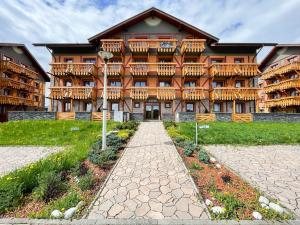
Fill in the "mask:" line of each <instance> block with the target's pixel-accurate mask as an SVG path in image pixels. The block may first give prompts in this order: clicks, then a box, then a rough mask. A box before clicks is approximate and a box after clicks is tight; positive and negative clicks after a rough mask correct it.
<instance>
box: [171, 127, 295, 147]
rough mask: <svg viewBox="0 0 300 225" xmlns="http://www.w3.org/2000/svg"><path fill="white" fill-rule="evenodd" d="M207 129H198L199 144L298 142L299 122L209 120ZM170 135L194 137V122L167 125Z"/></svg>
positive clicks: (192, 138) (191, 138)
mask: <svg viewBox="0 0 300 225" xmlns="http://www.w3.org/2000/svg"><path fill="white" fill-rule="evenodd" d="M201 124H209V126H210V127H209V129H199V135H198V141H199V144H241V145H270V144H299V143H300V124H299V123H284V122H282V123H281V122H278V123H272V122H252V123H234V122H210V123H199V125H201ZM168 132H169V134H170V136H172V137H175V136H177V135H178V134H179V135H184V136H186V137H188V138H189V139H190V140H194V138H195V122H183V123H177V126H176V127H173V126H171V127H169V128H168Z"/></svg>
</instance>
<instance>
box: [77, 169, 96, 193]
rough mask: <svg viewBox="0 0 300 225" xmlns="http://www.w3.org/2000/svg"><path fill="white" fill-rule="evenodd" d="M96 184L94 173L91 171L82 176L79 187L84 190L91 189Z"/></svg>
mask: <svg viewBox="0 0 300 225" xmlns="http://www.w3.org/2000/svg"><path fill="white" fill-rule="evenodd" d="M94 184H95V179H94V177H93V173H92V172H91V171H89V172H88V173H87V174H86V175H84V176H82V177H81V178H80V179H79V182H78V187H79V188H80V189H81V190H82V191H86V190H90V189H91V188H92V187H93V186H94Z"/></svg>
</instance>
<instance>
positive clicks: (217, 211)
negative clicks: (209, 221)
mask: <svg viewBox="0 0 300 225" xmlns="http://www.w3.org/2000/svg"><path fill="white" fill-rule="evenodd" d="M211 211H212V212H213V213H214V214H217V215H219V214H222V213H225V208H223V207H220V206H214V207H212V208H211Z"/></svg>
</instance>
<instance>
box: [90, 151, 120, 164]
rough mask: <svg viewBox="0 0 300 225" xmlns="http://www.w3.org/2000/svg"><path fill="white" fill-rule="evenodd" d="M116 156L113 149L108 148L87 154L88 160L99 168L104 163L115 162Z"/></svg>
mask: <svg viewBox="0 0 300 225" xmlns="http://www.w3.org/2000/svg"><path fill="white" fill-rule="evenodd" d="M116 159H117V155H116V153H115V151H114V150H113V149H110V148H108V149H107V150H104V151H102V150H94V149H92V150H91V151H90V152H89V160H90V161H91V162H92V163H94V164H97V165H99V166H103V165H104V164H105V163H106V162H108V161H111V160H116Z"/></svg>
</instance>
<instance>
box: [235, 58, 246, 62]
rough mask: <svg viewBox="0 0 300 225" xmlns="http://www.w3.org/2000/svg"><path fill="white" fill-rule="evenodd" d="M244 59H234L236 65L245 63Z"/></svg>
mask: <svg viewBox="0 0 300 225" xmlns="http://www.w3.org/2000/svg"><path fill="white" fill-rule="evenodd" d="M243 62H244V59H243V58H234V63H243Z"/></svg>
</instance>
